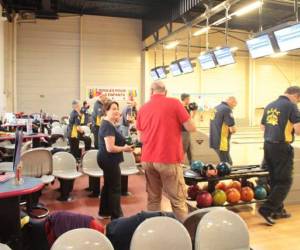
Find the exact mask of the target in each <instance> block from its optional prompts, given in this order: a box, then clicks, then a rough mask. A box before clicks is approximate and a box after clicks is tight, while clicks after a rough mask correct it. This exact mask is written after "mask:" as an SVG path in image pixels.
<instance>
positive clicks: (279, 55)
mask: <svg viewBox="0 0 300 250" xmlns="http://www.w3.org/2000/svg"><path fill="white" fill-rule="evenodd" d="M285 55H287V52H278V53H275V54H273V55H270V57H272V58H277V57H282V56H285Z"/></svg>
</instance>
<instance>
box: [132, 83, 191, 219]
mask: <svg viewBox="0 0 300 250" xmlns="http://www.w3.org/2000/svg"><path fill="white" fill-rule="evenodd" d="M166 93H167V91H166V88H165V85H164V84H163V83H162V82H154V83H153V84H152V86H151V95H152V96H151V100H150V101H149V102H147V103H146V104H145V105H144V106H142V107H141V109H140V111H139V112H138V116H137V129H138V130H139V132H140V137H141V141H142V143H143V148H142V158H141V161H142V164H143V167H144V169H145V173H146V181H147V193H148V210H149V211H160V210H161V199H162V191H164V192H165V193H166V194H167V196H168V198H169V199H170V202H171V205H172V209H173V211H174V213H175V214H176V216H177V218H178V219H180V220H183V219H184V218H185V217H186V215H187V213H188V208H187V205H186V187H185V182H184V178H183V170H182V168H181V166H180V163H181V162H182V160H183V149H182V139H181V131H182V126H184V127H185V129H186V130H187V131H189V132H192V131H196V127H195V126H194V124H193V123H192V122H191V119H190V116H189V114H188V112H187V111H186V110H185V108H184V107H183V106H182V104H181V103H180V102H179V100H177V99H174V98H168V97H166Z"/></svg>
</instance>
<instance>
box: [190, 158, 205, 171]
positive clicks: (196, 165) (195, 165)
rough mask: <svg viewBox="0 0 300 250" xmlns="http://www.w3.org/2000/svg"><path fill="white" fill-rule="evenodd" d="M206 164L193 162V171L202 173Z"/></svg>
mask: <svg viewBox="0 0 300 250" xmlns="http://www.w3.org/2000/svg"><path fill="white" fill-rule="evenodd" d="M203 166H204V163H203V162H202V161H193V162H192V165H191V169H192V170H193V171H195V172H197V173H200V172H201V171H202V168H203Z"/></svg>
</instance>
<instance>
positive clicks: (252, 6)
mask: <svg viewBox="0 0 300 250" xmlns="http://www.w3.org/2000/svg"><path fill="white" fill-rule="evenodd" d="M262 5H263V2H262V1H256V2H254V3H251V4H249V5H246V6H245V7H242V8H241V9H239V10H237V11H236V12H234V13H233V14H232V15H234V16H242V15H245V14H247V13H248V12H250V11H252V10H255V9H258V8H259V7H260V6H262Z"/></svg>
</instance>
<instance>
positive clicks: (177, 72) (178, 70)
mask: <svg viewBox="0 0 300 250" xmlns="http://www.w3.org/2000/svg"><path fill="white" fill-rule="evenodd" d="M170 70H171V72H172V75H173V76H179V75H181V74H182V70H181V68H180V66H179V64H178V62H177V61H174V62H172V63H171V64H170Z"/></svg>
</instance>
